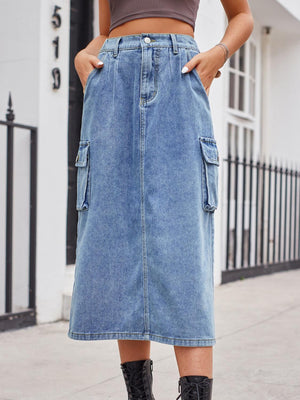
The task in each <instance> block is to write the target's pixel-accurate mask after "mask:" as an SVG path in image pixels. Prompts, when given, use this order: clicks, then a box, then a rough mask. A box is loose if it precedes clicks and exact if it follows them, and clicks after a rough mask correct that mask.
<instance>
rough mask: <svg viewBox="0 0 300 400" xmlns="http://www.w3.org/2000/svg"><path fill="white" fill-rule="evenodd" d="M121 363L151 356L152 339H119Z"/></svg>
mask: <svg viewBox="0 0 300 400" xmlns="http://www.w3.org/2000/svg"><path fill="white" fill-rule="evenodd" d="M118 346H119V353H120V359H121V363H125V362H127V361H136V360H146V359H148V358H150V340H118Z"/></svg>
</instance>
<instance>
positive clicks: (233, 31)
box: [185, 0, 254, 95]
mask: <svg viewBox="0 0 300 400" xmlns="http://www.w3.org/2000/svg"><path fill="white" fill-rule="evenodd" d="M220 1H221V3H222V5H223V8H224V10H225V12H226V15H227V18H228V25H227V28H226V31H225V33H224V36H223V37H222V39H221V42H222V43H224V44H225V45H226V46H227V47H228V50H229V55H228V56H229V57H230V56H232V54H233V53H235V52H236V51H237V50H238V49H239V48H240V47H241V46H242V45H243V44H244V43H245V42H246V40H247V39H248V38H249V36H250V35H251V33H252V31H253V26H254V19H253V16H252V13H251V10H250V7H249V4H248V1H247V0H220ZM224 63H225V58H224V51H223V48H222V47H221V46H214V47H212V48H211V49H210V50H208V51H204V52H201V53H200V54H197V55H196V56H194V57H193V58H192V59H191V60H190V61H189V62H188V63H186V64H185V66H186V67H188V71H191V70H192V69H193V68H194V67H195V68H196V70H197V72H198V74H199V76H200V79H201V81H202V83H203V85H204V87H205V90H206V93H207V95H208V94H209V88H210V85H211V83H212V81H213V79H214V78H215V77H216V75H217V72H218V70H219V69H220V68H221V67H222V66H223V65H224ZM188 71H186V72H188Z"/></svg>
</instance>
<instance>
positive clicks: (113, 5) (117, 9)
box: [109, 0, 200, 32]
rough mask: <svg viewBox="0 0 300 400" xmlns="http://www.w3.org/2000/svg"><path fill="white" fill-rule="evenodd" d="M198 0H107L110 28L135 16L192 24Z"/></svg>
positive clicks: (193, 23)
mask: <svg viewBox="0 0 300 400" xmlns="http://www.w3.org/2000/svg"><path fill="white" fill-rule="evenodd" d="M199 3H200V0H109V4H110V17H111V18H110V29H109V32H110V31H111V30H112V29H114V28H115V27H116V26H118V25H121V24H123V23H124V22H127V21H130V20H132V19H137V18H146V17H168V18H176V19H180V20H182V21H184V22H187V23H189V24H190V25H192V27H193V29H195V21H196V17H197V12H198V8H199Z"/></svg>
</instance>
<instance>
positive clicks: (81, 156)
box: [75, 140, 90, 167]
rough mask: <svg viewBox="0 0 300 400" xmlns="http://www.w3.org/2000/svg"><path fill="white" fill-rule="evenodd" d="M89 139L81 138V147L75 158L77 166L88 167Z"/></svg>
mask: <svg viewBox="0 0 300 400" xmlns="http://www.w3.org/2000/svg"><path fill="white" fill-rule="evenodd" d="M89 145H90V143H89V141H88V140H81V141H80V142H79V149H78V152H77V156H76V159H75V167H86V166H87V163H88V151H89Z"/></svg>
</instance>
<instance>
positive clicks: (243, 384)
mask: <svg viewBox="0 0 300 400" xmlns="http://www.w3.org/2000/svg"><path fill="white" fill-rule="evenodd" d="M215 312H216V338H217V343H216V345H215V346H214V353H213V359H214V371H213V378H214V382H213V400H254V399H255V400H300V270H291V271H284V272H278V273H274V274H270V275H265V276H260V277H255V278H248V279H244V280H241V281H236V282H231V283H227V284H224V285H221V286H218V287H216V288H215ZM67 330H68V321H58V322H55V323H50V324H41V325H38V326H34V327H28V328H24V329H21V330H14V331H7V332H3V333H0V400H29V399H30V400H58V399H59V400H100V399H101V400H107V399H112V400H127V392H126V387H125V382H124V379H123V376H122V371H121V369H120V358H119V353H118V346H117V341H116V340H102V341H101V340H98V341H75V340H72V339H70V338H68V337H67ZM151 358H152V359H153V393H154V396H155V398H156V400H167V399H168V400H175V399H176V397H177V396H178V394H179V393H178V378H179V374H178V370H177V364H176V359H175V354H174V349H173V346H172V345H167V344H161V343H157V342H153V341H152V342H151ZM180 399H181V398H180Z"/></svg>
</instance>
